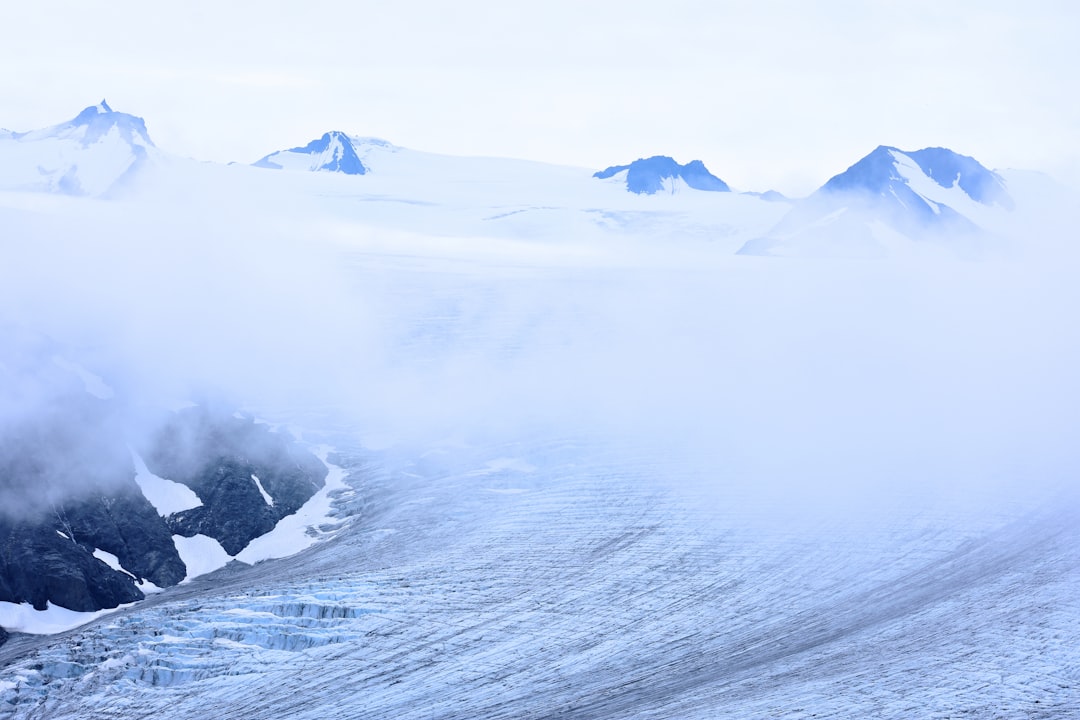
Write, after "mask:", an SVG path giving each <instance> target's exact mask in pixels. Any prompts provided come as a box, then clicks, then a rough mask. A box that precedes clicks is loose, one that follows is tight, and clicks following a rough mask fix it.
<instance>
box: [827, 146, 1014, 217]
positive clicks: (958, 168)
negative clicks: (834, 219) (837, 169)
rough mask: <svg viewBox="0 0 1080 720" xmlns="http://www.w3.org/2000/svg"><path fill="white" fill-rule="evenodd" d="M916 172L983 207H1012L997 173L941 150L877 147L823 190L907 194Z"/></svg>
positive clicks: (950, 151) (951, 152)
mask: <svg viewBox="0 0 1080 720" xmlns="http://www.w3.org/2000/svg"><path fill="white" fill-rule="evenodd" d="M913 172H914V173H915V174H916V175H918V174H921V175H924V176H925V177H926V178H929V179H930V180H932V181H933V182H934V183H935V184H937V185H939V186H940V187H942V188H945V189H949V188H953V187H959V189H960V190H961V191H963V193H964V194H965V195H967V196H968V197H970V198H971V199H972V200H974V201H975V202H978V203H981V204H983V205H995V204H996V205H1002V206H1003V207H1011V205H1012V201H1011V200H1010V198H1009V196H1008V194H1007V193H1006V192H1005V182H1004V180H1002V179H1001V177H1000V176H999V175H998V174H997V173H995V172H993V171H991V170H988V169H986V168H985V167H983V165H982V164H980V163H979V162H978V161H977V160H975V159H974V158H972V157H969V156H967V155H961V154H960V153H957V152H954V151H952V150H949V149H948V148H942V147H931V148H923V149H922V150H914V151H905V150H899V149H897V148H895V147H891V146H889V145H878V146H877V147H876V148H875V149H874V150H873V151H872V152H870V153H869V154H868V155H866V156H865V157H864V158H862V159H861V160H859V161H858V162H857V163H855V164H854V165H852V166H851V167H849V168H848V169H847V170H845V171H844V172H842V173H840V174H839V175H836V176H834V177H833V178H831V179H830V180H829V181H828V182H827V183H825V185H823V186H822V188H821V191H823V192H826V193H830V192H851V191H855V192H863V193H870V194H873V195H885V194H893V195H896V194H897V193H898V192H902V193H904V194H906V193H907V192H909V188H910V186H911V183H912V182H913V181H914V180H915V178H913V177H912V173H913Z"/></svg>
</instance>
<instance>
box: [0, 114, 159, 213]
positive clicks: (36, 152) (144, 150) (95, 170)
mask: <svg viewBox="0 0 1080 720" xmlns="http://www.w3.org/2000/svg"><path fill="white" fill-rule="evenodd" d="M157 152H158V151H157V148H156V147H155V146H154V143H153V141H151V140H150V136H149V135H148V134H147V132H146V123H145V122H144V121H143V119H142V118H139V117H135V116H134V115H128V114H127V113H122V112H117V111H115V110H113V109H112V108H111V107H109V105H108V103H106V102H105V101H104V100H102V101H101V102H100V103H99V104H97V105H92V106H90V107H88V108H86V109H85V110H83V111H82V112H80V113H79V114H78V115H77V116H75V117H74V118H73V119H71V120H69V121H68V122H64V123H61V124H59V125H54V126H52V127H48V128H44V129H42V130H34V131H30V132H22V133H18V132H6V133H0V189H4V190H38V191H42V190H43V191H48V192H59V193H64V194H68V195H104V194H106V193H108V192H110V191H113V190H119V189H120V188H122V187H123V186H124V185H125V184H126V183H130V182H131V181H132V180H133V179H134V176H135V175H136V174H137V173H138V172H139V171H140V169H141V168H142V167H144V166H145V165H146V163H148V162H149V161H150V160H151V158H152V157H154V156H155V155H156V154H157Z"/></svg>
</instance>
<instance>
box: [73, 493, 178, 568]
mask: <svg viewBox="0 0 1080 720" xmlns="http://www.w3.org/2000/svg"><path fill="white" fill-rule="evenodd" d="M62 518H63V520H64V521H65V522H66V524H67V525H68V528H69V530H70V534H71V535H72V536H73V538H74V539H75V541H76V542H78V543H79V544H81V545H83V546H84V547H87V548H89V549H90V550H91V552H92V551H93V549H94V548H99V549H101V550H104V551H106V552H109V553H112V554H113V555H115V556H116V557H117V559H118V560H119V561H120V565H121V567H123V568H124V569H125V570H127V571H128V572H129V573H131V574H132V575H134V576H135V578H136V579H137V580H143V579H146V580H149V581H150V582H152V583H154V584H155V585H157V586H158V587H170V586H172V585H175V584H177V583H178V582H180V581H181V580H183V579H184V577H185V576H186V575H187V568H186V567H185V566H184V563H183V561H181V560H180V556H179V555H178V554H177V552H176V547H175V546H174V545H173V541H172V534H171V533H170V532H169V528H168V526H167V525H166V523H165V522H164V521H163V520H162V518H161V516H160V515H158V514H157V511H156V510H155V509H154V506H153V505H151V504H150V502H149V501H148V500H147V499H146V498H145V497H144V496H143V494H142V492H141V491H140V490H139V487H138V486H137V485H136V484H135V483H134V482H127V483H124V484H123V485H122V486H121V487H119V488H117V489H115V490H114V491H112V492H110V493H101V494H100V495H95V496H94V497H93V499H90V500H86V501H84V502H82V503H79V504H77V505H74V506H72V507H71V508H70V509H65V510H63V511H62Z"/></svg>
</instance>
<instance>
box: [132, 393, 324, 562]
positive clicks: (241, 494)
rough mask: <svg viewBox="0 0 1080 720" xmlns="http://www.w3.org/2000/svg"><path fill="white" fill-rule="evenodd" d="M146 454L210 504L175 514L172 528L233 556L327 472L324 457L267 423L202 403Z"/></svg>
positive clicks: (154, 466)
mask: <svg viewBox="0 0 1080 720" xmlns="http://www.w3.org/2000/svg"><path fill="white" fill-rule="evenodd" d="M144 459H145V460H146V465H147V467H148V468H149V469H150V470H151V471H152V472H154V473H155V474H156V475H160V476H161V477H164V478H168V479H169V480H173V481H175V482H179V483H183V484H184V485H187V486H188V487H190V488H191V489H192V490H193V491H194V492H195V494H196V495H198V496H199V499H200V500H201V501H202V503H203V504H202V506H201V507H197V508H193V509H191V510H184V511H182V512H178V513H174V514H173V515H170V516H169V517H168V518H167V522H168V525H169V529H170V530H171V531H172V532H173V533H175V534H177V535H183V536H184V537H191V536H193V535H207V536H209V537H212V538H214V539H216V540H217V541H218V542H220V543H221V546H222V547H223V548H224V549H225V552H227V553H229V554H230V555H235V554H237V553H238V552H240V551H241V550H243V549H244V548H245V547H247V545H248V543H250V542H251V541H252V540H254V539H255V538H257V537H259V536H260V535H263V534H265V533H267V532H269V531H270V530H271V529H273V527H274V525H276V524H277V522H278V520H280V519H281V518H283V517H285V516H286V515H291V514H292V513H294V512H296V511H297V510H298V509H299V508H300V506H301V505H303V504H304V503H305V502H307V501H308V500H309V499H310V498H311V496H312V495H314V494H315V493H316V492H318V490H319V489H320V488H322V486H323V484H324V483H325V480H326V474H327V469H326V466H325V465H323V464H322V462H320V461H319V459H318V458H316V457H315V456H314V455H312V454H311V453H309V452H306V451H304V450H302V449H301V448H299V447H298V446H297V445H296V444H295V443H292V442H291V441H288V440H287V439H286V438H285V436H282V435H280V434H278V433H274V432H270V430H269V428H267V426H265V425H257V424H255V423H254V422H253V421H252V420H250V419H240V418H235V417H232V416H231V415H223V414H214V413H212V412H210V411H208V410H206V409H204V408H201V407H196V408H188V409H186V410H183V411H181V412H179V413H177V414H176V416H175V417H174V418H173V420H172V421H171V422H169V423H168V424H166V426H165V427H164V429H163V430H162V431H161V432H160V433H159V434H158V435H157V436H156V437H155V438H154V441H153V446H152V448H151V449H150V450H149V451H148V452H147V453H146V454H145V456H144ZM260 486H261V488H260ZM264 493H265V495H264Z"/></svg>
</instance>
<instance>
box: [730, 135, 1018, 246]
mask: <svg viewBox="0 0 1080 720" xmlns="http://www.w3.org/2000/svg"><path fill="white" fill-rule="evenodd" d="M1013 207H1014V201H1013V198H1012V197H1011V196H1010V195H1009V192H1008V189H1007V186H1006V183H1005V180H1004V178H1002V177H1001V176H1000V175H998V174H997V173H995V172H993V171H991V170H988V169H987V168H985V167H984V166H983V165H982V164H980V163H979V162H978V161H977V160H975V159H974V158H971V157H968V156H967V155H961V154H959V153H957V152H954V151H952V150H949V149H947V148H940V147H932V148H924V149H922V150H915V151H904V150H898V149H897V148H894V147H889V146H886V145H880V146H878V147H877V148H875V149H874V150H873V151H872V152H870V153H869V154H868V155H866V156H865V157H863V158H862V159H861V160H859V161H858V162H856V163H855V164H854V165H852V166H851V167H849V168H848V169H847V170H845V171H844V172H842V173H840V174H839V175H835V176H833V177H832V178H830V179H829V181H828V182H826V183H825V184H824V185H822V186H821V187H820V188H819V189H818V190H817V191H816V192H814V193H813V194H812V195H810V197H808V198H806V199H805V200H803V201H801V202H800V203H799V204H798V205H796V206H795V207H794V208H793V209H792V210H791V212H790V213H789V214H788V215H787V216H785V217H784V219H783V220H781V221H780V223H779V224H777V225H776V227H774V228H773V229H772V230H770V231H769V233H768V234H767V235H766V236H765V237H762V238H757V239H755V240H751V241H750V242H748V243H747V244H746V245H744V246H743V248H742V249H741V250H740V251H739V252H740V253H742V254H753V255H758V254H765V255H772V254H792V253H793V254H804V253H809V254H827V255H831V254H842V255H851V254H854V255H865V254H871V255H875V254H880V253H881V252H883V250H882V242H883V238H884V237H886V236H888V237H889V238H891V239H892V240H895V239H896V238H897V237H901V238H903V237H906V238H908V239H909V240H910V239H933V238H937V239H941V240H942V242H948V243H953V244H955V243H957V242H962V243H967V244H970V241H973V240H974V239H975V238H977V237H979V236H983V235H985V227H984V224H985V221H986V220H987V219H990V218H992V217H993V216H994V214H995V213H999V212H1002V211H1010V210H1012V209H1013ZM892 240H890V241H892Z"/></svg>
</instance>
